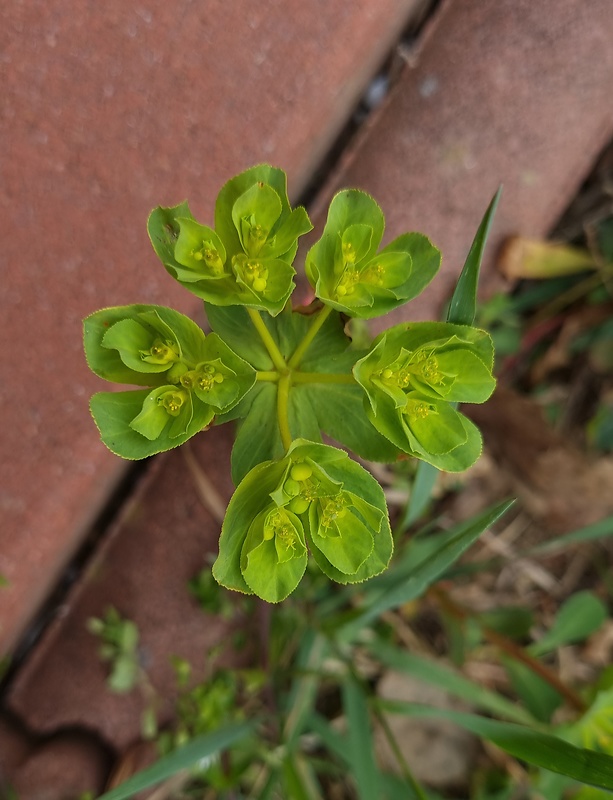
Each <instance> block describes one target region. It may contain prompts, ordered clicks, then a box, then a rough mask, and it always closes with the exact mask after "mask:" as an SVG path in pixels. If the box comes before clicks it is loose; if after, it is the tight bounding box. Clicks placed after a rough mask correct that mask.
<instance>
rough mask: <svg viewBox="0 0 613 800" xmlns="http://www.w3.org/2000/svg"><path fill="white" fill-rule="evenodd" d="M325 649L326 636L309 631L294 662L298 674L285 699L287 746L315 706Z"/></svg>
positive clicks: (293, 740)
mask: <svg viewBox="0 0 613 800" xmlns="http://www.w3.org/2000/svg"><path fill="white" fill-rule="evenodd" d="M326 652H327V643H326V639H325V638H324V637H323V636H320V635H318V634H316V633H315V632H314V631H308V632H307V633H306V635H305V637H304V639H303V641H302V644H301V647H300V651H299V653H298V656H297V659H296V664H295V669H296V673H297V675H298V676H299V677H297V678H296V679H295V680H294V683H293V685H292V689H291V691H290V694H289V697H288V701H287V708H288V715H287V718H286V720H285V728H284V739H285V741H286V742H287V746H288V747H289V748H290V749H291V748H292V746H293V744H294V743H295V742H296V740H297V738H298V737H299V736H300V734H301V732H302V730H303V728H304V725H305V723H306V721H307V718H308V717H309V716H310V714H311V712H312V710H313V707H314V705H315V699H316V694H317V688H318V686H319V682H320V680H321V679H320V676H319V675H318V674H317V670H318V669H319V667H320V666H321V662H322V660H323V658H324V656H325V655H326Z"/></svg>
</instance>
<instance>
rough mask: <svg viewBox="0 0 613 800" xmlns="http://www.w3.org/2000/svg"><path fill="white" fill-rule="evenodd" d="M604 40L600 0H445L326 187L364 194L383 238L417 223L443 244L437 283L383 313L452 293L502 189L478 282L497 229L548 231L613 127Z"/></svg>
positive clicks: (607, 8) (419, 308) (612, 70)
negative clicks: (376, 209)
mask: <svg viewBox="0 0 613 800" xmlns="http://www.w3.org/2000/svg"><path fill="white" fill-rule="evenodd" d="M612 41H613V15H612V14H611V4H610V3H609V2H608V0H595V1H594V2H592V3H584V2H582V1H581V0H545V2H539V3H534V2H532V0H504V2H494V1H493V0H491V1H490V2H483V0H462V2H451V3H448V4H447V6H446V11H445V13H443V14H441V16H440V18H439V19H438V20H437V24H436V26H435V27H434V29H433V30H432V33H431V36H429V37H428V40H427V42H426V43H425V46H424V47H423V49H422V51H421V54H420V56H419V58H417V59H415V60H413V61H411V62H409V64H408V65H407V66H406V68H405V70H404V72H403V74H402V76H401V78H400V80H399V81H398V83H397V85H396V86H395V89H394V91H393V92H392V93H391V95H390V96H389V97H388V99H387V103H386V105H385V107H384V108H383V109H382V110H381V112H380V113H379V114H378V115H377V116H376V118H375V119H374V120H373V121H372V123H371V124H370V125H369V126H368V127H367V128H366V130H364V132H363V134H362V136H361V137H360V140H359V141H358V142H357V143H356V145H355V146H354V147H353V149H352V151H351V152H349V153H347V155H346V157H345V161H344V163H343V164H342V165H341V169H340V170H339V172H338V174H337V175H335V176H334V177H333V178H332V180H331V181H330V185H329V190H330V191H332V190H334V189H335V188H337V187H339V186H345V185H350V186H360V187H362V188H364V189H366V190H367V191H369V192H371V193H372V194H373V196H374V197H375V198H377V199H378V200H379V202H380V204H381V205H382V207H383V210H384V212H385V214H386V220H387V226H388V227H387V233H386V238H387V239H391V238H393V237H394V236H397V235H398V234H400V233H403V232H404V231H406V230H418V231H422V232H424V233H426V234H427V235H428V236H430V238H431V239H432V241H434V242H435V244H437V246H438V247H439V248H440V249H441V250H442V252H443V265H442V270H441V273H440V274H439V276H438V277H437V280H436V281H435V282H434V284H433V285H432V286H431V287H429V288H428V289H427V290H426V292H425V293H424V294H423V295H421V297H420V298H419V299H418V300H417V301H416V303H414V304H412V305H409V306H406V307H404V308H402V309H399V310H398V311H396V312H395V313H394V315H392V319H395V320H396V321H400V320H402V319H403V318H404V317H405V316H406V315H407V314H408V315H410V316H411V317H412V318H424V317H429V316H430V315H431V314H432V310H433V309H436V308H439V307H440V306H441V304H442V302H443V300H444V299H445V298H447V297H448V296H449V293H450V290H451V287H452V285H453V281H454V279H455V277H456V276H457V274H458V273H459V270H460V269H461V267H462V264H463V262H464V259H465V257H466V254H467V252H468V249H469V247H470V244H471V241H472V238H473V236H474V234H475V232H476V230H477V227H478V225H479V222H480V220H481V217H482V215H483V213H484V212H485V209H486V208H487V205H488V203H489V201H490V199H491V197H492V196H493V194H494V192H495V191H496V189H497V187H498V185H499V184H501V183H502V184H503V186H504V188H503V195H502V200H501V203H500V206H499V209H498V212H497V215H496V220H495V225H494V228H493V232H492V236H491V238H490V245H489V259H488V261H487V262H486V265H485V270H484V275H483V283H484V284H485V287H487V286H488V285H489V287H490V288H491V287H493V286H495V285H497V283H498V280H497V278H496V274H495V272H494V271H493V270H492V269H488V267H490V266H491V263H492V256H493V254H495V252H496V249H497V247H498V246H499V245H500V243H501V242H502V241H503V239H504V238H505V237H506V236H508V235H510V234H514V233H518V232H521V233H522V234H524V235H527V236H544V235H546V233H547V232H548V231H549V230H550V229H551V227H552V226H553V225H554V223H555V222H556V221H557V219H558V217H559V216H560V214H561V213H562V211H563V210H564V209H565V207H566V205H567V204H568V202H569V200H570V198H571V197H572V196H573V194H574V193H575V192H576V190H577V188H578V186H579V184H580V182H581V181H582V179H583V178H584V177H585V176H586V174H587V173H588V171H589V169H590V167H591V165H592V163H593V161H594V159H595V157H596V155H597V154H598V152H599V151H600V149H601V148H602V147H603V146H604V145H605V144H606V143H607V142H608V141H609V139H610V138H611V136H613V102H612V100H611V98H612V87H613V47H611V42H612ZM387 324H389V318H388V319H386V321H385V326H387Z"/></svg>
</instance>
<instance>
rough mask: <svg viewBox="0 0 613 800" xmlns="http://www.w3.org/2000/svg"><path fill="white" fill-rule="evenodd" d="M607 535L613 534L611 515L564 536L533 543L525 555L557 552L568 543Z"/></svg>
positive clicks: (576, 542)
mask: <svg viewBox="0 0 613 800" xmlns="http://www.w3.org/2000/svg"><path fill="white" fill-rule="evenodd" d="M608 536H613V517H607V518H606V519H603V520H601V521H600V522H595V523H594V524H593V525H587V526H586V527H585V528H579V529H578V530H576V531H571V533H565V534H564V536H558V537H557V539H551V540H550V541H547V542H543V543H542V544H538V545H535V546H534V547H531V548H530V550H529V551H528V552H527V553H526V555H530V556H537V555H539V556H540V555H549V554H550V553H558V552H559V551H560V550H565V549H566V548H567V547H568V546H569V545H572V544H582V543H583V542H593V541H596V540H598V539H606V538H607V537H608Z"/></svg>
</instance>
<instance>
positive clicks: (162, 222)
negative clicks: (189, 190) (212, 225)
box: [147, 201, 193, 277]
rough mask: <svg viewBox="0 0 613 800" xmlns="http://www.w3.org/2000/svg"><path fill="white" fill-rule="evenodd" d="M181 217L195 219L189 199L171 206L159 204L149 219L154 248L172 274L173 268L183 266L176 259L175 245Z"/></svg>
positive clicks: (149, 229)
mask: <svg viewBox="0 0 613 800" xmlns="http://www.w3.org/2000/svg"><path fill="white" fill-rule="evenodd" d="M179 218H182V219H193V216H192V213H191V211H190V210H189V206H188V204H187V201H185V202H183V203H180V204H179V205H178V206H172V207H170V208H162V207H161V206H159V207H158V208H156V209H154V210H153V211H152V212H151V214H150V215H149V219H148V220H147V232H148V233H149V238H150V239H151V244H152V245H153V249H154V250H155V252H156V254H157V256H158V258H159V259H160V261H161V262H162V264H163V265H164V266H165V267H166V269H167V270H168V271H169V272H170V274H171V275H173V272H172V271H171V270H174V269H176V268H180V267H181V265H180V264H179V263H178V262H177V261H176V259H175V246H176V243H177V240H178V238H179V233H180V227H179V223H178V221H177V220H178V219H179ZM173 277H174V275H173Z"/></svg>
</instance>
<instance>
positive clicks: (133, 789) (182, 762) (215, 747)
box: [98, 722, 254, 800]
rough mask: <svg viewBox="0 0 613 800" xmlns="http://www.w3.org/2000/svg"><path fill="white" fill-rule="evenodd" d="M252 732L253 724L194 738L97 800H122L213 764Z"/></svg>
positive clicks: (226, 728) (229, 727) (233, 726)
mask: <svg viewBox="0 0 613 800" xmlns="http://www.w3.org/2000/svg"><path fill="white" fill-rule="evenodd" d="M253 729H254V723H253V722H249V723H243V724H241V725H230V726H228V727H225V728H220V729H219V730H217V731H215V732H214V733H207V734H206V735H204V736H197V737H196V738H195V739H192V740H191V741H190V742H188V744H186V745H184V746H183V747H181V748H179V749H178V750H175V751H174V752H172V753H170V755H167V756H165V757H164V758H161V759H160V760H159V761H157V762H156V763H155V764H153V765H152V766H150V767H147V769H144V770H142V771H141V772H138V773H137V774H136V775H133V776H132V777H131V778H128V780H127V781H125V782H124V783H123V784H122V785H121V786H118V787H117V788H116V789H112V790H111V791H110V792H106V793H105V794H103V795H102V796H101V797H100V798H99V799H98V800H126V798H130V797H132V796H133V795H135V794H137V793H138V792H141V791H143V790H144V789H148V788H149V787H151V786H155V784H157V783H161V782H162V781H164V780H167V779H168V778H171V777H172V776H173V775H176V774H177V773H178V772H181V771H182V770H185V769H189V768H190V767H192V766H194V765H196V764H197V763H198V762H201V761H203V760H204V759H207V760H211V761H212V760H213V759H214V758H216V757H217V756H218V754H219V753H220V752H221V751H222V750H225V749H226V748H227V747H229V746H230V745H231V744H234V742H237V741H239V740H240V739H244V738H245V737H246V736H247V735H248V734H249V733H251V732H252V731H253Z"/></svg>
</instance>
